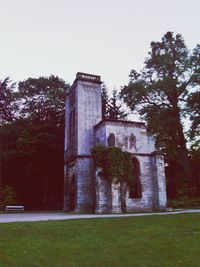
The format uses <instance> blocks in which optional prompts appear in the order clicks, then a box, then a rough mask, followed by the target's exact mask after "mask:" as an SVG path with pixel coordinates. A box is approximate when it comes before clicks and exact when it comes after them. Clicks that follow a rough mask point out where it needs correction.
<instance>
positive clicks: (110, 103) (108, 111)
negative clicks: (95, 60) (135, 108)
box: [101, 84, 128, 120]
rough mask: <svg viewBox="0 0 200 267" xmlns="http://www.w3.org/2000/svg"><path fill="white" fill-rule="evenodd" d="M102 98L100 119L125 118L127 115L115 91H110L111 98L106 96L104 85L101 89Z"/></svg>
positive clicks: (106, 91)
mask: <svg viewBox="0 0 200 267" xmlns="http://www.w3.org/2000/svg"><path fill="white" fill-rule="evenodd" d="M101 96H102V118H103V119H111V120H124V119H126V118H127V116H128V113H127V111H125V110H124V108H123V106H122V100H120V98H119V94H118V93H117V90H113V91H112V96H111V97H109V96H108V90H107V88H106V86H105V84H103V85H102V89H101Z"/></svg>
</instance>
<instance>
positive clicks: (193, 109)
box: [187, 91, 200, 148]
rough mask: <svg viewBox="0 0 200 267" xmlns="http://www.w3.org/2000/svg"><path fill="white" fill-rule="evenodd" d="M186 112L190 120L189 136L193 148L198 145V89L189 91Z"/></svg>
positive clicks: (199, 116)
mask: <svg viewBox="0 0 200 267" xmlns="http://www.w3.org/2000/svg"><path fill="white" fill-rule="evenodd" d="M187 112H188V113H189V114H190V120H191V122H192V124H191V128H190V131H189V137H190V140H191V142H192V143H193V148H198V147H200V91H198V92H194V93H191V94H190V96H189V98H188V105H187Z"/></svg>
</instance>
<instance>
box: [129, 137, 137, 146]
mask: <svg viewBox="0 0 200 267" xmlns="http://www.w3.org/2000/svg"><path fill="white" fill-rule="evenodd" d="M129 146H130V148H133V147H134V148H136V137H135V135H134V134H131V135H130V137H129Z"/></svg>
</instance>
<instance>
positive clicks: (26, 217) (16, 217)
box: [0, 209, 200, 223]
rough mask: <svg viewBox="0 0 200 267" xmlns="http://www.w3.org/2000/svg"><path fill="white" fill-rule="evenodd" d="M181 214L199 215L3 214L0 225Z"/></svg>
mask: <svg viewBox="0 0 200 267" xmlns="http://www.w3.org/2000/svg"><path fill="white" fill-rule="evenodd" d="M181 213H200V209H195V210H180V211H173V212H157V213H155V212H154V213H134V214H67V213H64V212H54V213H53V212H52V213H42V212H40V213H39V212H37V213H26V212H25V213H3V214H0V223H8V222H36V221H56V220H72V219H92V218H119V217H138V216H151V215H168V214H181Z"/></svg>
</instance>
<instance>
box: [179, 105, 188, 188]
mask: <svg viewBox="0 0 200 267" xmlns="http://www.w3.org/2000/svg"><path fill="white" fill-rule="evenodd" d="M176 117H177V133H178V143H179V146H180V160H181V166H182V169H183V175H184V180H183V183H184V186H185V187H186V188H185V189H186V190H185V193H188V192H189V186H190V181H191V171H190V160H189V157H188V150H187V147H186V140H185V136H184V133H183V126H182V124H181V119H180V110H179V108H178V107H176Z"/></svg>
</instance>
